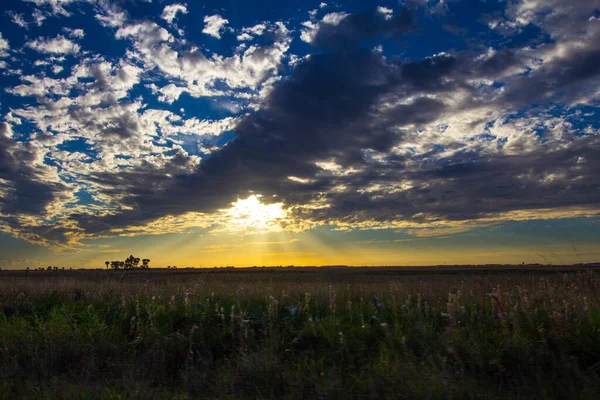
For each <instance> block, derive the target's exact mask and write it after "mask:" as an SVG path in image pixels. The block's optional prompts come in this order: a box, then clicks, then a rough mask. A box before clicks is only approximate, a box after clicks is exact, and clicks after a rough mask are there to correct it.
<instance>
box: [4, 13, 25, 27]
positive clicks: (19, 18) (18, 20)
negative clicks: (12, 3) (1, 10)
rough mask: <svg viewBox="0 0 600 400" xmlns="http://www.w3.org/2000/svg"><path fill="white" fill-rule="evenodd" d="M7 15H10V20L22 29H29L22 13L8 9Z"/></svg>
mask: <svg viewBox="0 0 600 400" xmlns="http://www.w3.org/2000/svg"><path fill="white" fill-rule="evenodd" d="M8 15H10V20H11V21H12V22H13V23H15V24H17V25H18V26H20V27H21V28H24V29H29V24H28V23H27V21H25V19H24V18H23V14H19V13H16V12H12V11H9V13H8Z"/></svg>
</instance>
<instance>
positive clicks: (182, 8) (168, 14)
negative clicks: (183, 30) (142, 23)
mask: <svg viewBox="0 0 600 400" xmlns="http://www.w3.org/2000/svg"><path fill="white" fill-rule="evenodd" d="M178 13H182V14H187V13H188V10H187V6H186V5H185V4H178V3H175V4H171V5H168V6H166V7H165V8H164V10H163V12H162V14H161V16H160V17H161V18H162V19H164V20H165V21H167V22H168V23H169V24H172V23H173V21H174V20H175V18H176V17H177V14H178Z"/></svg>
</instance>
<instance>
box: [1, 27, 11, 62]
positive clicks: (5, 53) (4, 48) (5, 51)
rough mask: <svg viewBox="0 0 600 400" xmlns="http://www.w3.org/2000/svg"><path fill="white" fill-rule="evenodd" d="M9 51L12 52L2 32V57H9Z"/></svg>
mask: <svg viewBox="0 0 600 400" xmlns="http://www.w3.org/2000/svg"><path fill="white" fill-rule="evenodd" d="M8 50H10V45H9V44H8V40H6V39H4V38H3V37H2V32H0V57H6V56H8Z"/></svg>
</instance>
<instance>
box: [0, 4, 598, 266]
mask: <svg viewBox="0 0 600 400" xmlns="http://www.w3.org/2000/svg"><path fill="white" fill-rule="evenodd" d="M0 21H1V24H0V34H1V36H0V84H1V87H2V91H1V92H0V250H3V254H4V259H3V260H2V261H0V263H1V265H0V267H1V266H2V265H4V267H8V268H12V267H18V266H22V265H25V264H27V265H31V266H34V265H37V264H42V265H43V264H47V263H52V262H55V263H62V264H63V265H68V266H95V265H96V264H97V263H98V262H99V260H101V259H103V258H104V257H106V256H114V257H117V258H119V257H120V258H124V257H125V256H127V255H128V254H129V252H131V251H133V250H132V248H133V249H135V250H136V251H137V252H139V253H145V254H146V255H149V256H150V258H152V259H154V260H156V262H157V263H159V264H160V263H165V264H166V263H170V264H172V263H174V262H177V261H176V260H180V261H179V263H180V264H183V263H187V264H189V265H198V264H203V262H202V260H207V259H208V260H209V261H207V262H210V263H213V264H235V265H253V264H257V263H260V262H264V263H274V264H286V263H287V264H291V263H294V264H300V263H312V264H327V263H336V264H337V263H349V264H371V265H374V264H429V263H439V262H441V260H451V262H452V263H460V262H465V263H467V262H474V263H485V262H488V261H489V262H494V263H496V262H520V261H519V260H521V259H523V260H526V261H528V262H542V261H543V262H552V263H556V262H584V261H592V260H596V259H598V256H600V254H598V252H597V251H596V250H594V249H595V248H596V247H597V245H598V239H599V238H600V236H599V232H598V224H597V221H598V212H599V207H598V205H599V201H600V177H599V174H598V171H599V168H600V164H599V161H598V160H600V158H599V157H598V155H599V153H600V139H599V135H598V133H599V131H598V130H599V128H600V120H599V117H598V106H599V105H600V69H599V68H598V67H597V65H598V62H600V45H599V44H598V43H600V40H598V39H600V1H597V0H572V1H563V0H549V1H542V0H515V1H509V2H503V1H483V0H481V1H479V0H471V1H466V0H446V1H441V0H430V1H427V0H410V1H381V2H378V3H373V2H367V1H347V2H327V3H326V2H306V1H290V2H273V1H259V2H238V1H231V2H226V3H224V2H216V1H215V2H191V1H190V2H172V1H157V0H153V1H143V0H139V1H118V2H114V1H108V0H100V1H98V0H27V1H13V2H9V3H6V2H5V3H3V4H2V5H0ZM520 236H523V237H527V238H529V239H522V240H519V241H516V242H515V241H514V240H513V239H511V238H514V237H520ZM157 240H158V241H159V242H160V241H162V242H163V243H169V246H171V249H172V250H173V251H174V252H176V253H177V254H179V255H177V256H176V257H175V259H176V260H175V259H174V260H173V261H170V260H171V259H173V257H174V256H172V255H171V256H169V257H171V258H169V257H167V256H165V255H164V252H165V251H167V250H166V249H164V248H161V251H162V252H163V253H159V252H158V250H153V249H155V248H156V243H157V242H156V241H157ZM234 243H238V244H239V246H237V245H236V246H237V247H235V246H234V247H232V244H234ZM332 243H334V244H336V245H335V246H334V245H332ZM408 243H410V245H408ZM449 243H450V244H449ZM259 244H260V245H259ZM240 246H241V248H247V249H254V250H252V251H250V250H248V251H249V253H248V254H249V255H248V257H247V258H244V257H242V256H240V254H239V251H233V250H232V249H239V248H240ZM373 246H375V248H374V247H373ZM217 249H218V251H217ZM311 249H312V250H311ZM314 249H319V251H316V250H314ZM336 249H337V250H336ZM349 249H357V251H358V253H356V252H352V251H350V250H349ZM359 250H360V251H359ZM103 253H108V254H103ZM208 254H209V255H208ZM352 257H354V258H352ZM461 257H462V258H461ZM353 260H356V261H353ZM157 266H158V265H157Z"/></svg>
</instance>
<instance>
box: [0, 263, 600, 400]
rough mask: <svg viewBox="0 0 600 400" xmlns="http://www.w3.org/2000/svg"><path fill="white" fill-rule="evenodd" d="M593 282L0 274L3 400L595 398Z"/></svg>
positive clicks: (599, 326) (247, 272)
mask: <svg viewBox="0 0 600 400" xmlns="http://www.w3.org/2000/svg"><path fill="white" fill-rule="evenodd" d="M599 295H600V271H598V270H594V269H583V268H577V267H541V266H540V267H519V268H517V267H511V268H508V267H496V268H476V267H473V268H442V267H440V268H322V269H319V268H272V269H258V268H257V269H206V270H181V269H180V270H176V271H173V270H171V271H166V270H148V271H100V270H99V271H30V272H25V271H1V272H0V397H1V398H3V399H13V398H14V399H21V398H27V399H54V398H64V399H172V398H177V399H192V398H194V399H195V398H219V399H229V398H293V399H303V398H335V399H347V398H367V399H368V398H431V399H441V398H453V399H463V398H469V399H475V398H477V399H479V398H486V399H506V398H517V399H519V398H522V399H530V398H532V399H567V398H570V399H588V398H589V399H597V398H600V397H599V396H600V298H599Z"/></svg>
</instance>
